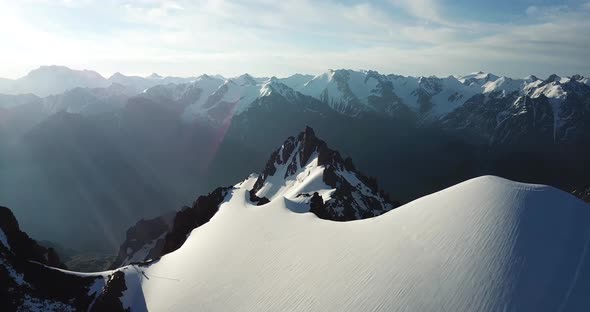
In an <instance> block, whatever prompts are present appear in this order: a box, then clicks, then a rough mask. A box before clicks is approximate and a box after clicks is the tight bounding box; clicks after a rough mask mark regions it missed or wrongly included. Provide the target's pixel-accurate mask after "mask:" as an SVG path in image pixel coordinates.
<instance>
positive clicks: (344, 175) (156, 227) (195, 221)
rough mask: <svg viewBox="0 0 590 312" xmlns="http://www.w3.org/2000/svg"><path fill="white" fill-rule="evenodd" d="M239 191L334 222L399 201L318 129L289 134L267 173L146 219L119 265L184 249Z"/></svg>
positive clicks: (369, 213) (258, 201)
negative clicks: (330, 144)
mask: <svg viewBox="0 0 590 312" xmlns="http://www.w3.org/2000/svg"><path fill="white" fill-rule="evenodd" d="M234 190H245V191H247V193H248V198H247V200H248V202H249V203H250V204H252V205H259V206H261V205H266V204H268V203H271V202H281V203H283V204H284V205H285V207H286V208H287V209H289V210H291V211H293V212H295V213H306V212H311V213H313V214H315V215H316V216H318V217H319V218H322V219H326V220H332V221H352V220H360V219H365V218H370V217H374V216H377V215H380V214H383V213H385V212H387V211H389V210H391V209H393V208H395V207H397V206H399V203H397V202H393V201H391V200H390V199H389V195H388V194H387V193H385V192H384V191H383V190H381V189H379V187H378V186H377V182H376V181H375V179H373V178H370V177H367V176H365V175H364V174H362V173H361V172H359V171H358V170H357V169H356V168H355V166H354V164H353V163H352V160H351V159H350V158H346V159H343V158H342V156H340V153H338V152H337V151H334V150H332V149H330V148H329V147H328V145H327V144H326V142H324V141H322V140H321V139H319V138H318V137H317V136H316V135H315V132H314V131H313V129H312V128H310V127H306V128H305V130H304V131H303V132H301V133H299V135H297V136H296V137H289V138H287V140H285V142H284V143H283V144H282V145H281V147H279V148H278V149H277V150H275V151H274V152H273V153H272V155H271V156H270V159H269V160H268V162H267V164H266V167H265V168H264V170H263V171H262V173H261V174H259V175H258V174H251V175H250V176H249V177H248V178H247V179H246V180H244V181H242V182H240V183H238V184H236V185H234V186H232V187H221V188H218V189H216V190H215V191H213V192H212V193H210V194H209V195H207V196H201V197H200V198H199V199H197V201H195V203H194V205H193V207H191V208H189V207H186V208H185V209H183V210H182V211H180V212H178V213H177V214H176V216H175V217H174V218H173V219H174V220H173V222H172V221H170V219H171V218H170V216H162V217H158V218H155V219H152V220H141V221H140V222H138V223H137V224H136V225H135V226H134V227H132V228H131V229H129V231H128V232H127V239H126V241H125V242H124V243H123V244H122V246H121V248H120V250H119V256H118V258H117V260H116V261H115V263H114V265H113V268H116V267H119V266H121V265H126V264H129V263H133V262H139V261H145V260H149V259H155V258H158V257H159V256H161V255H164V254H166V253H169V252H171V251H174V250H176V249H178V248H179V247H180V246H181V245H182V244H183V243H184V240H185V239H186V236H187V235H188V234H189V233H190V231H192V230H193V229H195V228H197V227H199V226H201V225H202V224H205V223H206V222H208V221H209V220H210V219H211V218H212V217H213V215H215V213H217V211H218V206H219V205H220V204H221V203H222V202H223V201H224V200H225V199H226V198H227V196H228V194H230V193H231V192H232V191H234Z"/></svg>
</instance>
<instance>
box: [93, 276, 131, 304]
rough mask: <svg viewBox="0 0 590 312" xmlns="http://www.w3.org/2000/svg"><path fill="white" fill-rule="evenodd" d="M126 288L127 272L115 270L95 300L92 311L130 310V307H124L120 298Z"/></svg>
mask: <svg viewBox="0 0 590 312" xmlns="http://www.w3.org/2000/svg"><path fill="white" fill-rule="evenodd" d="M126 289H127V286H126V285H125V273H123V272H121V271H117V272H115V273H114V274H113V275H111V276H109V278H108V280H107V282H106V286H105V287H104V288H103V290H102V292H101V294H100V295H99V296H98V297H97V298H96V300H95V301H94V304H93V305H92V307H91V308H90V311H92V312H94V311H95V312H99V311H129V309H124V308H123V304H122V303H121V300H120V298H121V297H122V296H123V292H124V291H125V290H126Z"/></svg>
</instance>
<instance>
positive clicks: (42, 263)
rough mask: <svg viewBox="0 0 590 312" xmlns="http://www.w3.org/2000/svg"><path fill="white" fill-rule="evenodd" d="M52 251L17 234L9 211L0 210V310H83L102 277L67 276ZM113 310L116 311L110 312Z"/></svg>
mask: <svg viewBox="0 0 590 312" xmlns="http://www.w3.org/2000/svg"><path fill="white" fill-rule="evenodd" d="M53 267H62V268H63V267H65V266H64V265H63V264H62V263H61V261H60V260H59V257H58V256H57V254H56V253H55V251H54V250H53V249H51V248H45V247H43V246H41V245H39V244H38V243H37V242H36V241H35V240H33V239H31V238H30V237H29V236H28V235H27V234H26V233H25V232H23V231H21V230H20V228H19V225H18V222H17V221H16V218H15V217H14V215H13V214H12V212H11V211H10V210H9V209H8V208H5V207H0V307H1V308H2V310H3V311H85V310H87V309H88V308H89V307H90V306H91V304H92V302H93V301H94V299H95V297H96V295H97V291H96V289H98V288H100V286H101V284H102V283H103V277H102V276H98V275H97V276H90V275H89V276H82V275H77V274H70V273H67V272H65V271H61V270H58V269H56V268H53ZM114 311H116V310H114Z"/></svg>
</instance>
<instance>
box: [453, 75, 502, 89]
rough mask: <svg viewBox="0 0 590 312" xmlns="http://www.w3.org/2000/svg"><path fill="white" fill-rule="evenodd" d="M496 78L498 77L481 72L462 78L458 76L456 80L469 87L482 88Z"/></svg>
mask: <svg viewBox="0 0 590 312" xmlns="http://www.w3.org/2000/svg"><path fill="white" fill-rule="evenodd" d="M498 78H499V77H498V76H496V75H494V74H491V73H486V72H483V71H478V72H474V73H470V74H467V75H464V76H460V77H459V78H457V79H458V80H459V81H461V83H463V84H465V85H468V86H470V85H476V86H482V85H483V84H485V83H486V82H489V81H494V80H496V79H498Z"/></svg>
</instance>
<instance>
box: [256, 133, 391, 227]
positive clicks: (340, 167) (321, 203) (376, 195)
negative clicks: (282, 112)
mask: <svg viewBox="0 0 590 312" xmlns="http://www.w3.org/2000/svg"><path fill="white" fill-rule="evenodd" d="M251 193H252V194H253V195H255V197H256V198H265V199H267V200H270V201H273V200H276V199H279V198H283V197H284V198H286V199H288V200H290V201H292V202H294V203H297V204H298V205H295V206H294V207H296V208H295V209H294V210H296V211H297V212H306V211H312V212H314V213H315V214H316V215H318V216H319V217H321V218H325V219H330V220H342V221H344V220H355V219H362V218H366V217H370V216H375V215H379V214H381V213H384V212H386V211H389V210H391V209H393V208H394V206H395V205H394V204H393V203H391V202H390V201H389V199H388V196H387V195H385V193H383V192H382V191H380V190H379V189H378V187H377V185H376V183H375V181H374V180H373V179H370V178H368V177H366V176H364V175H363V174H361V173H360V172H358V171H357V170H356V168H355V167H354V165H353V164H352V160H350V159H349V158H348V159H346V160H345V159H343V158H342V157H341V156H340V154H339V153H338V152H336V151H334V150H331V149H330V148H328V146H327V144H326V143H325V142H324V141H322V140H320V139H319V138H318V137H317V136H316V135H315V133H314V131H313V129H311V128H310V127H306V128H305V130H304V131H303V132H301V133H300V134H299V135H298V136H297V137H289V138H288V139H287V140H286V141H285V142H284V143H283V145H282V146H281V147H280V148H279V149H277V150H276V151H275V152H273V154H272V155H271V157H270V159H269V161H268V162H267V164H266V167H265V169H264V171H263V172H262V173H261V174H260V175H259V176H258V177H257V179H256V181H255V182H254V184H253V187H252V189H251Z"/></svg>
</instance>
